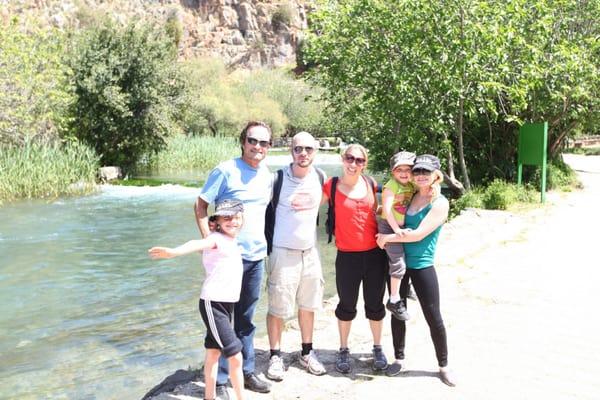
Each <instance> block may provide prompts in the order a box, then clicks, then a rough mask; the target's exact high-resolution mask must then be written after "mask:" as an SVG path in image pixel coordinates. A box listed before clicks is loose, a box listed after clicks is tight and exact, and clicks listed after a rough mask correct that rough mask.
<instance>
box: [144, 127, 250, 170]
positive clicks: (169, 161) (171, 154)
mask: <svg viewBox="0 0 600 400" xmlns="http://www.w3.org/2000/svg"><path fill="white" fill-rule="evenodd" d="M240 151H241V150H240V145H239V142H238V141H237V140H236V138H233V137H223V136H192V137H187V136H183V135H178V136H175V137H173V138H171V139H169V141H168V142H167V148H166V149H165V150H163V151H161V152H159V153H158V154H156V155H153V156H151V157H150V158H149V160H148V161H147V162H146V164H145V165H144V164H142V165H140V166H139V167H141V169H146V168H148V167H149V168H150V169H152V170H157V171H186V170H188V171H189V170H209V169H212V168H213V167H215V166H216V165H217V164H218V163H220V162H221V161H224V160H227V159H229V158H232V157H235V156H238V155H239V154H240Z"/></svg>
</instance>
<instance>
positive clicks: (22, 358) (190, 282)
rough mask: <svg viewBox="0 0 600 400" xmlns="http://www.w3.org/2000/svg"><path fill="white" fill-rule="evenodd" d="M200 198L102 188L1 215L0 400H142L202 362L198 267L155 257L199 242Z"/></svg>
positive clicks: (329, 265)
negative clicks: (153, 251) (161, 249)
mask: <svg viewBox="0 0 600 400" xmlns="http://www.w3.org/2000/svg"><path fill="white" fill-rule="evenodd" d="M318 157H319V158H318V159H317V162H318V165H320V166H321V167H323V168H324V169H325V170H326V172H327V173H328V174H330V175H331V174H337V173H338V172H339V170H340V167H339V164H338V160H339V156H337V155H327V154H319V155H318ZM289 160H290V158H289V156H277V155H276V156H269V158H268V163H269V166H270V168H271V169H276V168H279V167H280V166H281V165H284V164H286V163H287V162H289ZM189 175H190V174H189V173H186V176H189ZM197 194H198V189H193V188H184V187H180V186H175V185H163V186H159V187H123V186H103V187H102V188H101V190H100V191H99V192H97V193H95V194H93V195H90V196H85V197H77V198H65V199H58V200H54V201H49V202H46V201H39V200H35V201H20V202H16V203H11V204H8V205H4V206H3V207H0V354H1V358H0V382H2V385H0V399H5V398H19V399H46V398H48V399H109V398H121V399H136V398H141V397H142V396H143V395H144V394H145V393H146V392H147V391H148V390H149V389H151V388H152V387H153V386H154V385H156V384H157V383H159V382H160V381H161V380H162V379H163V378H164V377H166V376H168V375H170V374H171V373H173V372H174V371H175V370H176V369H180V368H187V367H188V366H190V367H198V366H199V365H201V363H202V358H203V346H202V343H203V337H204V326H203V324H202V322H201V319H200V316H199V313H198V310H197V302H198V294H199V291H200V286H201V282H202V267H201V264H200V259H199V258H198V257H196V256H193V255H190V256H186V257H180V258H177V259H173V260H163V261H151V260H150V259H149V258H148V256H147V253H146V251H147V249H148V248H149V247H151V246H152V245H157V244H161V245H176V244H180V243H182V242H184V241H186V240H189V239H192V238H196V237H197V236H198V232H197V228H196V224H195V221H194V217H193V212H192V204H193V202H194V200H195V198H196V196H197ZM322 211H323V210H322ZM321 221H324V218H323V217H321ZM319 231H320V233H319V241H320V247H321V251H322V254H323V266H324V269H325V271H326V272H325V274H326V278H325V279H326V296H331V295H333V294H334V293H335V283H334V281H333V257H334V246H333V245H332V244H330V245H327V244H326V243H325V242H326V237H325V234H324V228H323V223H321V226H320V227H319ZM265 303H266V294H265V293H264V292H263V294H262V296H261V304H260V305H259V308H258V310H257V314H256V325H257V327H258V332H257V335H265V334H266V329H265V322H264V321H265Z"/></svg>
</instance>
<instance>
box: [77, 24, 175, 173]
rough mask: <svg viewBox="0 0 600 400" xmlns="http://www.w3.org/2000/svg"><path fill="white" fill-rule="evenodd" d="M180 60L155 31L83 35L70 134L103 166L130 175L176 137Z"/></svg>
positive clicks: (141, 28)
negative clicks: (140, 161) (118, 168)
mask: <svg viewBox="0 0 600 400" xmlns="http://www.w3.org/2000/svg"><path fill="white" fill-rule="evenodd" d="M175 58H176V49H175V47H174V45H173V42H172V40H170V38H169V36H168V35H166V34H165V32H164V31H163V30H162V29H159V28H158V27H156V26H151V25H142V24H130V25H128V26H126V27H119V26H116V25H115V24H113V23H111V22H105V23H104V24H102V25H101V26H99V27H95V28H92V29H90V30H88V31H85V32H84V33H83V34H82V35H81V37H80V40H79V42H78V43H77V46H76V48H75V51H74V52H73V55H72V58H71V59H70V66H71V69H72V76H71V79H72V82H73V85H74V94H75V101H74V102H73V104H72V107H71V109H70V111H71V118H72V123H71V124H70V132H71V134H72V135H74V136H76V137H78V138H80V139H81V140H83V141H84V142H86V143H88V144H89V145H90V146H92V147H93V148H94V149H95V150H96V152H97V153H98V154H99V156H100V158H101V162H102V164H103V165H118V166H121V167H122V168H124V169H125V170H130V169H131V168H132V167H133V166H134V165H135V163H136V162H137V161H138V159H139V158H140V157H141V156H142V155H143V154H147V153H151V152H156V151H158V150H160V149H161V148H163V147H164V145H165V138H166V137H167V136H168V135H169V134H171V133H174V132H176V131H177V126H176V125H175V124H174V122H173V116H174V107H173V105H174V104H177V102H176V100H177V98H178V96H179V93H180V91H181V83H180V80H179V77H178V75H177V69H176V63H175Z"/></svg>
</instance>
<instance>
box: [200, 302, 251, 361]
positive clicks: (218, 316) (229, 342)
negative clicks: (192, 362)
mask: <svg viewBox="0 0 600 400" xmlns="http://www.w3.org/2000/svg"><path fill="white" fill-rule="evenodd" d="M234 304H235V303H226V302H222V301H211V300H204V299H200V302H199V305H198V308H199V309H200V315H201V316H202V320H203V321H204V325H206V338H205V339H204V347H205V348H207V349H218V350H221V353H222V354H223V355H224V356H225V357H226V358H229V357H231V356H234V355H236V354H237V353H239V352H240V351H242V342H241V341H240V339H238V338H237V336H236V334H235V332H234V330H233V306H234Z"/></svg>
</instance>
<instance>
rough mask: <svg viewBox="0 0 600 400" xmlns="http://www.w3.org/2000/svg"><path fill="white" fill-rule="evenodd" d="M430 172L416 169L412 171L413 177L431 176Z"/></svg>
mask: <svg viewBox="0 0 600 400" xmlns="http://www.w3.org/2000/svg"><path fill="white" fill-rule="evenodd" d="M432 172H433V171H430V170H428V169H423V168H417V169H413V170H412V173H413V175H431V173H432Z"/></svg>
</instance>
